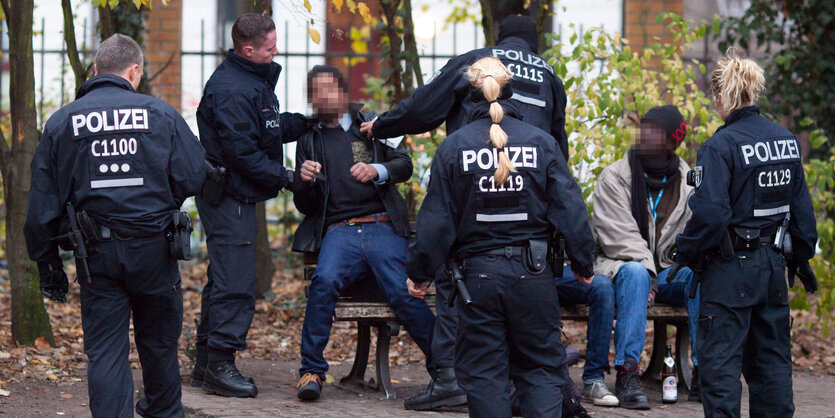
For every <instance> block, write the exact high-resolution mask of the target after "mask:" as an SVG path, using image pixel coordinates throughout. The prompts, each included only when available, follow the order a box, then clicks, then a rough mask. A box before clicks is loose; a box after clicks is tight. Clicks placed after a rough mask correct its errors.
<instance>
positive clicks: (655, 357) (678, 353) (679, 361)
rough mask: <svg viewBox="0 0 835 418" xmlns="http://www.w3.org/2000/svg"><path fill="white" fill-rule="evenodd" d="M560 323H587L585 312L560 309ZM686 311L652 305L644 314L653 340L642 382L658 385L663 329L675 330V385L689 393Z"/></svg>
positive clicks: (574, 307)
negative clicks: (648, 381) (646, 381)
mask: <svg viewBox="0 0 835 418" xmlns="http://www.w3.org/2000/svg"><path fill="white" fill-rule="evenodd" d="M560 311H561V313H562V319H563V320H568V321H588V319H589V308H588V307H587V306H585V305H566V306H560ZM687 319H688V317H687V309H685V308H684V307H683V306H671V305H662V304H656V305H655V306H653V307H652V308H649V309H648V310H647V321H652V324H653V325H652V328H653V331H654V332H653V334H654V335H653V338H652V351H651V354H650V359H649V365H648V366H647V368H646V370H645V371H644V373H643V375H642V378H643V379H644V380H657V381H661V368H662V367H663V364H664V355H665V354H666V351H667V325H672V326H674V327H675V328H676V336H675V345H674V346H673V360H674V361H675V364H676V371H677V372H678V382H679V385H682V386H683V387H685V388H686V389H687V390H690V377H691V376H692V371H691V370H690V334H689V332H688V330H689V325H688V322H687Z"/></svg>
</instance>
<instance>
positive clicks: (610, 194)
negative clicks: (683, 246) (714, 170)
mask: <svg viewBox="0 0 835 418" xmlns="http://www.w3.org/2000/svg"><path fill="white" fill-rule="evenodd" d="M688 170H690V167H689V166H688V165H687V163H686V162H685V161H684V160H681V163H680V165H679V171H681V182H680V183H681V185H680V186H679V187H680V193H679V196H681V197H680V199H679V201H678V203H677V204H676V206H675V208H674V209H673V212H672V213H671V214H670V217H669V218H668V220H667V222H666V223H665V224H664V229H663V230H662V231H661V239H660V240H659V241H658V242H655V236H656V233H655V221H654V220H653V218H652V214H650V216H649V239H650V242H649V244H647V242H646V240H644V239H643V237H641V232H640V230H639V229H638V222H637V221H635V218H634V217H633V216H632V209H631V202H632V190H631V188H632V186H631V185H632V172H631V170H630V169H629V161H628V159H627V158H626V157H624V158H621V159H620V160H617V161H615V162H614V163H612V164H611V165H610V166H608V167H606V168H605V169H604V170H603V172H602V173H600V177H598V179H597V184H596V185H595V188H594V195H593V197H592V202H593V204H594V210H593V215H594V229H595V232H596V236H597V243H598V247H599V251H598V254H597V257H596V258H595V260H594V272H595V273H599V274H604V275H606V276H608V277H609V278H611V279H612V280H614V279H615V275H616V274H617V272H618V270H619V269H620V267H621V266H622V265H623V264H624V263H626V262H627V261H637V262H640V263H641V264H643V265H644V267H646V268H647V270H649V272H650V275H651V276H652V279H653V289H656V284H655V276H656V275H657V273H658V272H656V271H655V257H653V255H654V254H655V255H657V256H658V262H659V264H660V265H661V267H662V268H667V267H669V266H671V265H672V264H673V251H674V250H673V248H674V247H675V243H676V235H678V234H679V233H681V232H682V231H683V230H684V224H685V223H687V220H688V219H690V215H691V212H690V207H689V206H688V205H687V201H688V200H689V199H690V196H691V195H692V194H693V191H694V189H693V187H690V186H688V185H687V182H686V181H685V179H686V178H687V171H688ZM649 210H650V209H649V207H647V211H649Z"/></svg>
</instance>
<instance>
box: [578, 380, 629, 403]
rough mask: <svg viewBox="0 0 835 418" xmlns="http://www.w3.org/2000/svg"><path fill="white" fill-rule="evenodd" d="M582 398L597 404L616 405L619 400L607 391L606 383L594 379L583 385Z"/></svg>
mask: <svg viewBox="0 0 835 418" xmlns="http://www.w3.org/2000/svg"><path fill="white" fill-rule="evenodd" d="M583 400H584V401H586V402H591V403H592V404H594V405H597V406H618V405H619V404H620V401H618V398H617V397H616V396H615V395H614V394H612V392H610V391H609V388H607V387H606V383H605V382H603V381H602V380H595V381H593V382H591V383H589V384H587V385H583Z"/></svg>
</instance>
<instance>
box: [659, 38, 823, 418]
mask: <svg viewBox="0 0 835 418" xmlns="http://www.w3.org/2000/svg"><path fill="white" fill-rule="evenodd" d="M764 82H765V80H764V77H763V71H762V68H760V67H759V65H757V64H756V63H755V62H754V61H752V60H750V59H742V58H738V57H736V56H734V55H733V54H729V55H728V56H726V57H723V58H722V59H720V60H719V61H718V62H717V64H716V68H715V70H714V71H713V74H712V87H713V90H714V104H715V105H716V107H717V108H718V110H719V114H720V116H722V119H724V121H725V124H724V125H723V126H722V127H720V128H719V129H718V130H717V131H716V133H715V134H714V135H713V136H712V137H711V138H710V139H708V140H707V142H705V143H704V145H702V147H701V148H699V151H698V157H697V160H696V167H695V170H694V171H693V173H694V175H693V179H692V180H693V183H695V184H694V186H695V187H696V192H695V193H694V195H693V197H691V198H690V202H689V203H690V208H691V209H692V210H693V217H692V218H691V219H690V220H689V221H688V223H687V226H686V227H685V229H684V232H683V233H682V234H681V235H679V236H678V237H677V239H676V245H677V247H678V254H677V256H676V262H677V264H678V265H682V266H686V265H690V266H691V267H694V270H696V271H697V272H699V271H701V274H698V275H700V276H701V296H700V297H701V302H700V307H699V320H698V322H699V330H698V346H699V354H698V356H699V371H700V373H701V385H702V400H703V406H704V413H705V416H707V417H714V416H723V417H738V416H740V395H741V389H742V385H741V383H740V380H739V375H740V372H741V373H743V374H744V375H745V381H746V382H747V383H748V388H749V394H750V397H749V407H750V414H751V416H752V417H761V416H769V417H786V416H792V415H793V413H794V402H793V400H792V382H791V372H792V363H791V346H790V341H789V340H790V328H791V318H790V315H789V304H788V286H787V283H786V266H787V260H788V266H789V270H790V272H791V274H790V277H791V279H792V281H793V277H794V272H795V271H798V268H799V274H800V277H801V279H803V281H804V284H805V285H807V289H809V290H814V289H813V288H814V287H815V286H813V285H812V284H813V283H812V282H813V281H814V275H813V274H812V273H811V269H810V268H809V267H808V260H809V259H810V258H812V256H813V255H814V248H815V241H816V240H817V233H816V232H815V217H814V212H813V208H812V202H811V199H810V197H809V190H808V189H807V187H806V180H805V178H804V175H803V166H802V164H801V158H800V156H801V154H800V143H799V142H798V140H797V138H795V136H794V135H793V134H792V133H791V132H789V131H788V130H786V129H784V128H783V127H781V126H779V125H777V124H775V123H773V122H771V121H769V120H768V119H766V118H764V117H762V116H760V111H759V109H758V108H757V107H756V106H755V105H754V104H755V103H756V102H757V98H758V96H759V93H760V92H761V91H762V90H763V86H764ZM688 177H690V176H688ZM788 236H790V237H791V238H793V240H792V241H793V244H794V245H793V247H794V248H793V255H792V257H790V252H789V251H788V250H787V248H786V245H785V243H786V241H787V240H789V239H790V238H788ZM702 264H703V265H702ZM673 275H674V274H673V272H671V274H669V275H668V276H667V277H668V280H670V278H671V277H672V276H673ZM807 282H808V283H807Z"/></svg>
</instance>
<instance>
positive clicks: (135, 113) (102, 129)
mask: <svg viewBox="0 0 835 418" xmlns="http://www.w3.org/2000/svg"><path fill="white" fill-rule="evenodd" d="M148 115H149V111H148V108H147V107H136V108H123V109H99V110H92V111H84V112H76V113H71V114H70V124H71V126H72V132H73V137H75V138H84V137H88V136H91V135H102V134H115V133H122V132H150V131H151V129H150V126H151V125H150V123H151V122H150V119H149V116H148Z"/></svg>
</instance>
